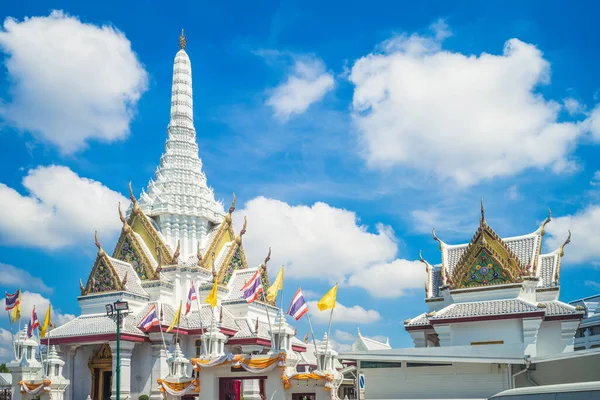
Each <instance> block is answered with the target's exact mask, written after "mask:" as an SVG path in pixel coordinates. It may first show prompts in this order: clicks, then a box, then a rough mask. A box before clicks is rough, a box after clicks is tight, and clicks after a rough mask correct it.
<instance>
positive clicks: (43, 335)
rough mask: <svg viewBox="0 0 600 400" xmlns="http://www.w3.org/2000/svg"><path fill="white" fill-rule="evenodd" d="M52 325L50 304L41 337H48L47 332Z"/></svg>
mask: <svg viewBox="0 0 600 400" xmlns="http://www.w3.org/2000/svg"><path fill="white" fill-rule="evenodd" d="M49 325H50V304H48V311H46V318H44V325H42V328H41V329H40V337H41V338H44V337H46V332H47V331H48V326H49Z"/></svg>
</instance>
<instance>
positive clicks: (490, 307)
mask: <svg viewBox="0 0 600 400" xmlns="http://www.w3.org/2000/svg"><path fill="white" fill-rule="evenodd" d="M535 311H542V310H540V309H538V308H537V307H536V306H535V305H533V304H531V303H527V302H525V301H523V300H520V299H511V300H490V301H478V302H473V303H457V304H451V305H449V306H447V307H445V308H442V309H441V310H440V311H438V312H437V313H436V314H435V315H434V316H432V317H429V319H430V320H441V319H450V318H463V317H476V316H488V315H503V314H518V313H529V312H535Z"/></svg>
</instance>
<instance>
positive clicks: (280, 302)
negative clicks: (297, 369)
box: [278, 266, 285, 351]
mask: <svg viewBox="0 0 600 400" xmlns="http://www.w3.org/2000/svg"><path fill="white" fill-rule="evenodd" d="M281 269H282V270H283V266H281ZM279 308H280V309H281V319H280V320H279V346H278V347H279V349H278V350H280V351H281V342H282V340H281V324H282V323H283V319H284V318H285V315H284V314H283V276H282V279H281V297H280V298H279Z"/></svg>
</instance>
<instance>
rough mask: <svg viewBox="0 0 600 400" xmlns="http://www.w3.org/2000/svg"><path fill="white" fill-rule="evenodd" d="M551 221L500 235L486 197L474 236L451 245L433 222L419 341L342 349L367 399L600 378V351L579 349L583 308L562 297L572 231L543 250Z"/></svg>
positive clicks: (413, 328) (465, 393)
mask: <svg viewBox="0 0 600 400" xmlns="http://www.w3.org/2000/svg"><path fill="white" fill-rule="evenodd" d="M550 220H551V217H550V214H549V215H548V217H547V218H546V220H545V221H544V222H543V223H542V224H541V226H540V227H539V228H538V229H537V230H535V231H534V232H532V233H530V234H526V235H522V236H517V237H510V238H501V237H500V236H498V235H497V234H496V233H495V232H494V230H493V229H492V228H491V227H490V226H489V225H488V224H487V222H486V220H485V215H484V208H483V203H482V206H481V219H480V224H479V228H478V229H477V231H476V232H475V235H474V236H473V238H472V239H471V241H470V242H469V243H465V244H458V245H451V244H447V243H445V242H444V241H442V240H441V239H440V238H438V237H437V236H436V234H435V230H434V231H433V238H434V239H435V241H437V243H438V245H439V247H440V253H441V263H440V264H436V265H431V264H430V263H429V262H427V261H426V260H424V259H423V258H421V261H422V262H423V264H424V265H425V268H426V271H427V281H426V283H425V305H426V308H427V310H426V311H425V312H423V313H422V314H420V315H417V316H415V317H412V318H408V319H407V320H406V321H404V329H405V330H406V331H407V332H408V333H409V334H410V336H411V337H412V339H413V342H414V348H406V349H384V348H374V347H371V348H369V347H368V346H365V345H357V346H356V347H353V349H352V351H351V352H347V353H343V354H340V355H339V358H340V360H343V363H344V364H345V365H352V364H354V365H356V370H357V376H362V382H363V390H362V393H359V395H360V396H361V397H360V398H367V399H426V398H436V399H445V398H448V399H450V398H462V399H467V398H487V397H489V396H492V395H494V394H496V393H498V392H500V391H502V390H506V389H510V388H512V387H519V386H529V385H537V384H549V383H570V382H580V381H586V380H598V379H599V378H600V375H598V374H597V369H596V368H595V367H593V365H594V363H597V362H598V361H600V351H596V352H590V353H588V354H586V356H590V357H582V356H583V354H581V352H574V351H573V350H574V343H575V338H574V337H575V334H576V331H577V329H578V327H579V324H580V322H581V320H582V318H583V317H584V307H582V306H581V305H579V304H573V305H570V304H566V303H564V302H562V301H560V300H559V294H560V285H559V281H560V268H561V259H562V256H563V254H564V248H565V246H566V245H567V244H568V243H569V241H570V233H569V237H568V238H567V239H566V241H565V242H564V244H563V245H562V246H560V248H558V249H556V250H554V251H552V252H550V253H545V254H543V253H542V251H541V249H542V239H543V236H544V229H545V227H546V225H547V224H548V223H549V222H550ZM590 303H591V301H590ZM590 322H591V321H590ZM599 350H600V349H599Z"/></svg>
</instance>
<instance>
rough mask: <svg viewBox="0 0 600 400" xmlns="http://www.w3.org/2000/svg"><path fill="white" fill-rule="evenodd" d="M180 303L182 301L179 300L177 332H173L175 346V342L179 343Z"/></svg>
mask: <svg viewBox="0 0 600 400" xmlns="http://www.w3.org/2000/svg"><path fill="white" fill-rule="evenodd" d="M181 304H182V301H181V300H179V318H178V319H177V332H175V347H177V343H179V325H180V324H181Z"/></svg>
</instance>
